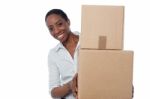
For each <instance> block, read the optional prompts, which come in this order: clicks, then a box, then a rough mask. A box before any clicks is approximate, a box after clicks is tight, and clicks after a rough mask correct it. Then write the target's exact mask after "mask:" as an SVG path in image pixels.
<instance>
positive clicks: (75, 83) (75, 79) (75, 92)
mask: <svg viewBox="0 0 150 99" xmlns="http://www.w3.org/2000/svg"><path fill="white" fill-rule="evenodd" d="M70 83H71V90H72V93H73V96H74V97H76V99H78V98H77V95H78V74H75V76H74V77H73V79H72V81H71V82H70Z"/></svg>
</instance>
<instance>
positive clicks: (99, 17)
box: [80, 5, 124, 49]
mask: <svg viewBox="0 0 150 99" xmlns="http://www.w3.org/2000/svg"><path fill="white" fill-rule="evenodd" d="M81 17H82V18H81V36H80V39H81V48H87V49H123V25H124V6H100V5H82V16H81Z"/></svg>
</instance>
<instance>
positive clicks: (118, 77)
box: [78, 50, 133, 99]
mask: <svg viewBox="0 0 150 99" xmlns="http://www.w3.org/2000/svg"><path fill="white" fill-rule="evenodd" d="M132 71H133V52H132V51H121V50H80V51H79V76H78V77H79V78H78V97H79V99H132V75H133V74H132V73H133V72H132Z"/></svg>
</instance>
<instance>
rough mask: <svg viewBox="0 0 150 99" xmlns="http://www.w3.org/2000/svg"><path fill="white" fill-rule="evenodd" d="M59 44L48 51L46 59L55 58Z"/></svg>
mask: <svg viewBox="0 0 150 99" xmlns="http://www.w3.org/2000/svg"><path fill="white" fill-rule="evenodd" d="M59 46H60V43H58V44H57V45H56V46H55V47H54V48H52V49H50V50H49V52H48V58H49V59H53V58H55V57H56V56H57V50H58V49H59Z"/></svg>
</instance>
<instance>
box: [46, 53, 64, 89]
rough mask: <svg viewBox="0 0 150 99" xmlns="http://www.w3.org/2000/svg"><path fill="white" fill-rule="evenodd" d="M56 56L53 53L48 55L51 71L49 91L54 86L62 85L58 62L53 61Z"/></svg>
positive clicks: (49, 69)
mask: <svg viewBox="0 0 150 99" xmlns="http://www.w3.org/2000/svg"><path fill="white" fill-rule="evenodd" d="M52 58H54V57H53V56H52V54H49V55H48V71H49V91H50V92H51V90H52V89H53V88H54V87H58V86H60V84H61V83H60V72H59V69H58V67H57V65H56V62H54V61H53V59H52Z"/></svg>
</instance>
